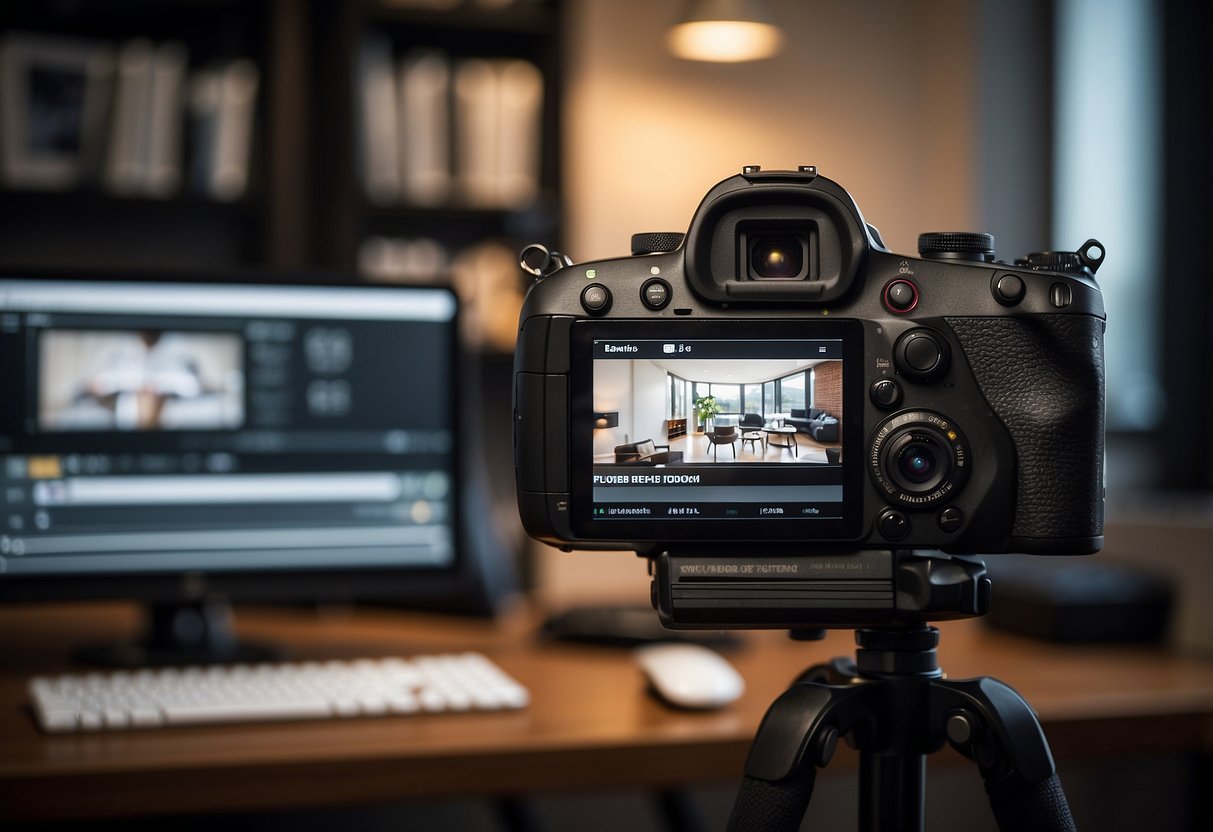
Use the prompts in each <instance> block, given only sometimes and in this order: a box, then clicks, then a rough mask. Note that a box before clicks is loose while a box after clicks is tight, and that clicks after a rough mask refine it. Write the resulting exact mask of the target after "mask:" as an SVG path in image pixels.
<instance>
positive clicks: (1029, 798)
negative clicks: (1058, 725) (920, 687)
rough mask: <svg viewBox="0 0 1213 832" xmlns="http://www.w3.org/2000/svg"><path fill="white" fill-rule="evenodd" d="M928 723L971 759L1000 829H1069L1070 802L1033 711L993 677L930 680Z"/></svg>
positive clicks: (1069, 831) (1061, 831)
mask: <svg viewBox="0 0 1213 832" xmlns="http://www.w3.org/2000/svg"><path fill="white" fill-rule="evenodd" d="M931 687H932V697H931V709H932V719H931V723H932V725H937V726H943V728H944V731H945V732H946V735H947V738H948V741H949V742H951V744H952V746H953V747H954V748H955V749H956V750H957V751H959V752H960V753H962V754H964V755H965V756H966V757H968V758H969V759H971V760H973V761H974V762H976V763H977V766H978V768H979V769H980V771H981V776H982V779H983V780H984V781H985V786H986V795H987V796H988V797H989V799H990V808H991V810H992V811H993V812H994V817H995V820H997V822H998V828H999V829H1000V830H1002V832H1020V830H1024V832H1026V831H1027V830H1044V832H1049V831H1050V830H1056V831H1057V832H1074V829H1075V826H1074V819H1073V817H1072V816H1071V815H1070V805H1069V803H1068V802H1067V801H1066V795H1065V792H1063V791H1062V788H1061V781H1060V780H1059V779H1058V777H1057V773H1056V770H1055V768H1054V765H1053V755H1052V753H1051V752H1050V751H1049V744H1048V742H1047V741H1046V740H1045V735H1044V731H1043V730H1041V727H1040V722H1039V721H1038V720H1037V719H1036V714H1035V713H1033V711H1032V708H1031V707H1030V706H1029V705H1028V703H1027V702H1025V701H1024V700H1023V698H1022V697H1020V695H1019V694H1018V693H1016V692H1015V691H1014V690H1012V689H1011V688H1010V687H1009V686H1007V685H1004V684H1003V683H1002V682H999V681H998V680H997V679H989V678H980V679H968V680H964V681H955V682H953V681H944V680H936V681H933V682H932V683H931Z"/></svg>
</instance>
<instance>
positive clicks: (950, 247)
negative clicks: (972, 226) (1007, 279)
mask: <svg viewBox="0 0 1213 832" xmlns="http://www.w3.org/2000/svg"><path fill="white" fill-rule="evenodd" d="M918 253H919V254H920V255H921V256H923V257H926V258H928V259H930V260H974V261H977V262H979V263H989V262H992V261H993V260H994V235H993V234H986V233H984V232H980V231H931V232H928V233H926V234H919V235H918Z"/></svg>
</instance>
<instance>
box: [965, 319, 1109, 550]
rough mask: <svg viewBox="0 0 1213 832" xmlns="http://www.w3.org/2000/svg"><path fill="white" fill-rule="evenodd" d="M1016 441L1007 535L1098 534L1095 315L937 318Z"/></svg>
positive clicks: (1100, 409)
mask: <svg viewBox="0 0 1213 832" xmlns="http://www.w3.org/2000/svg"><path fill="white" fill-rule="evenodd" d="M945 320H946V321H947V323H948V325H949V326H951V327H952V330H953V332H955V333H956V337H957V339H959V341H960V344H961V346H962V347H963V349H964V353H965V356H966V357H967V358H968V361H969V364H970V365H971V366H972V368H973V373H974V375H975V376H976V378H977V383H978V385H979V386H980V388H981V392H982V394H983V395H984V396H985V398H986V401H988V402H989V403H990V406H991V407H992V408H993V409H994V411H995V413H997V414H998V416H999V418H1001V419H1002V422H1003V424H1005V425H1006V427H1007V430H1008V431H1009V432H1010V434H1011V438H1012V440H1013V442H1014V444H1015V452H1016V456H1017V459H1018V469H1019V470H1018V477H1017V480H1018V486H1017V494H1016V505H1015V521H1014V523H1013V525H1012V529H1011V537H1012V538H1018V539H1020V541H1019V542H1020V543H1021V544H1023V548H1024V549H1025V551H1031V545H1030V544H1031V541H1032V540H1037V539H1039V540H1042V541H1050V540H1051V541H1052V545H1047V546H1046V548H1048V549H1049V550H1050V551H1057V550H1058V546H1057V544H1059V543H1063V541H1065V540H1078V539H1090V538H1097V537H1100V536H1102V535H1103V513H1104V509H1103V503H1104V501H1103V437H1104V345H1103V331H1104V322H1103V321H1102V320H1100V319H1099V318H1094V317H1091V316H1087V315H1045V316H1038V317H1031V318H946V319H945Z"/></svg>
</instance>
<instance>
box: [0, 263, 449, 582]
mask: <svg viewBox="0 0 1213 832" xmlns="http://www.w3.org/2000/svg"><path fill="white" fill-rule="evenodd" d="M456 312H457V305H456V300H455V297H454V295H453V294H452V293H451V292H449V291H447V290H445V289H438V288H421V287H403V286H398V287H390V286H373V285H365V284H363V285H358V284H345V285H337V284H309V283H291V284H289V285H288V284H285V283H250V282H240V283H237V282H227V283H224V282H195V281H184V280H180V281H179V280H173V281H169V280H141V279H140V280H135V279H113V278H105V279H97V278H93V279H88V280H83V279H67V278H37V279H32V278H22V277H0V391H2V392H0V597H45V596H57V597H97V596H100V597H110V596H116V597H124V596H131V595H133V596H135V597H140V598H144V599H145V600H146V599H147V598H149V597H151V598H155V597H160V598H161V599H165V600H171V599H172V598H173V597H174V596H175V595H177V594H178V593H179V592H181V591H182V581H183V580H187V579H188V580H193V581H194V582H195V583H197V581H199V580H201V581H204V582H205V583H206V585H207V586H208V587H210V588H216V587H217V588H218V589H219V590H221V591H222V592H223V593H224V594H225V595H227V596H230V597H237V598H238V597H241V596H257V597H265V598H273V597H275V596H279V597H295V596H299V595H304V594H306V595H318V596H322V595H324V594H326V593H325V591H324V590H334V591H337V592H348V591H349V590H350V589H351V588H352V587H357V586H359V583H360V582H361V586H362V588H363V589H371V588H374V589H375V590H377V591H378V593H379V594H380V595H382V596H385V597H386V596H389V595H391V594H393V591H394V590H395V591H405V592H407V591H408V589H407V588H408V587H409V586H411V585H414V584H413V583H410V582H418V581H424V580H425V579H426V578H427V577H428V578H430V579H435V578H439V577H441V576H449V575H451V574H453V572H454V571H455V570H456V568H457V567H458V566H459V562H458V561H459V555H458V553H459V534H458V530H459V525H458V520H459V518H458V514H459V498H458V495H459V483H458V471H459V465H458V462H457V451H458V445H459V442H458V440H459V425H458V423H457V422H458V416H459V408H458V407H457V405H456V398H455V396H456V392H457V391H456V390H455V387H456V386H457V385H456V384H455V381H454V378H455V375H456V367H455V361H456V358H455V356H456V349H455V344H456ZM392 580H395V581H396V583H395V584H392V583H391V581H392ZM416 585H420V584H416Z"/></svg>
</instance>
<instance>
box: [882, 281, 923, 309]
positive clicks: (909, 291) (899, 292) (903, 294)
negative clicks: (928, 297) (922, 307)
mask: <svg viewBox="0 0 1213 832" xmlns="http://www.w3.org/2000/svg"><path fill="white" fill-rule="evenodd" d="M884 305H885V306H886V307H887V308H888V310H889V311H890V312H896V313H899V314H905V313H906V312H909V311H910V310H912V309H913V308H914V307H915V306H917V305H918V287H917V286H915V285H914V284H913V283H911V282H910V281H908V280H904V279H901V278H898V279H897V280H890V281H889V283H888V284H887V285H886V286H885V287H884Z"/></svg>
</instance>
